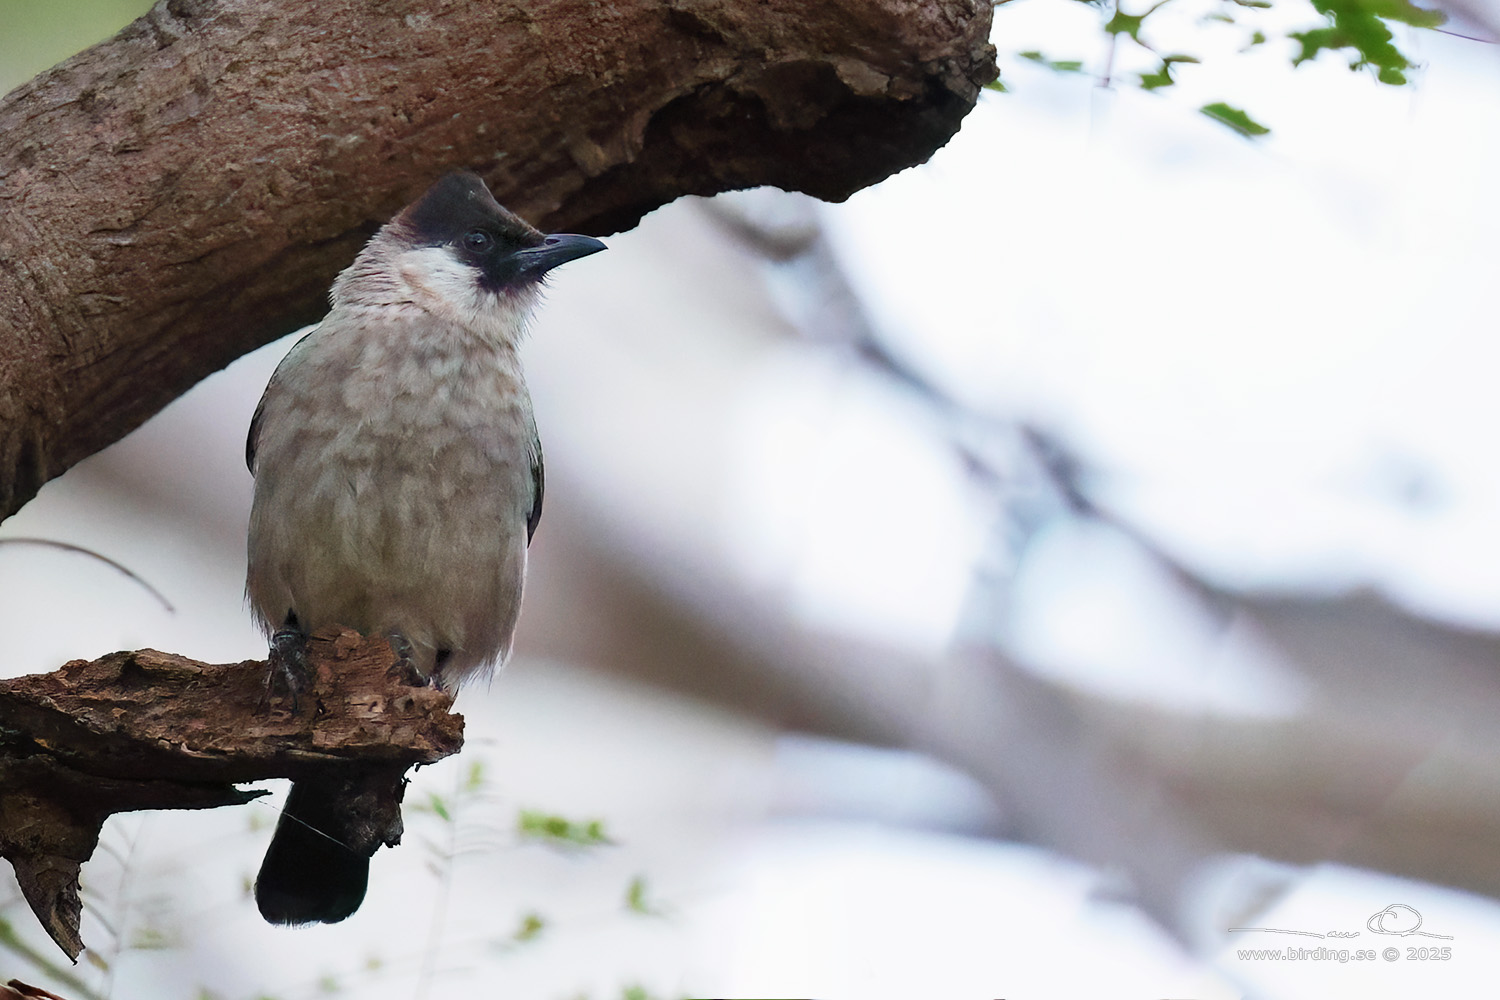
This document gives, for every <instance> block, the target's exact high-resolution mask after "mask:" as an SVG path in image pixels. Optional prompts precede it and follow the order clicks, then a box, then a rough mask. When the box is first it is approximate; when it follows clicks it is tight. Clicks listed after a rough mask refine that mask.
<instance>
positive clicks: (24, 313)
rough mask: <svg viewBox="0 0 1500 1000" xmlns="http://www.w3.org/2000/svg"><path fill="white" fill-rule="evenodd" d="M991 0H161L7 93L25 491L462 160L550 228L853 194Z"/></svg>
mask: <svg viewBox="0 0 1500 1000" xmlns="http://www.w3.org/2000/svg"><path fill="white" fill-rule="evenodd" d="M990 11H991V6H990V3H989V2H988V0H667V2H662V0H618V2H614V3H610V4H598V3H593V2H588V0H529V2H527V3H524V4H520V3H515V4H494V3H489V2H479V0H474V2H467V3H464V2H452V0H449V2H441V0H413V2H403V3H369V2H365V0H332V2H328V3H320V4H287V3H283V2H280V0H214V2H206V0H163V2H160V3H158V4H157V5H156V6H155V7H154V8H153V9H152V10H151V11H150V13H148V14H147V15H146V16H144V17H142V18H141V19H139V20H138V21H136V22H134V23H133V24H132V25H130V26H129V27H127V28H126V29H125V30H124V31H122V32H120V34H118V35H117V36H115V37H114V38H112V39H110V40H108V41H106V42H103V43H101V44H99V45H96V46H94V47H93V48H91V49H89V50H87V51H85V52H83V53H81V54H79V55H77V56H75V57H74V58H72V59H69V60H68V61H67V62H64V63H62V64H61V65H59V66H57V67H55V68H53V69H52V70H49V71H48V72H46V73H43V74H41V75H40V76H38V77H37V78H36V79H34V80H32V81H31V82H29V83H27V84H25V85H23V86H21V87H19V88H17V89H16V90H14V91H12V92H11V93H10V94H9V95H7V96H6V97H5V98H4V100H3V101H0V134H3V135H4V136H5V138H6V141H5V143H4V144H3V147H0V517H4V516H8V515H9V514H10V513H13V512H14V511H15V510H16V509H18V508H19V507H20V506H21V505H22V504H24V503H25V502H26V501H27V500H28V499H29V498H30V497H31V496H33V495H34V494H35V492H36V490H37V489H38V488H39V487H40V486H41V485H42V484H43V483H45V482H46V481H47V480H48V479H50V478H52V477H54V476H56V475H58V474H60V473H61V472H63V471H64V470H65V469H67V468H68V467H69V466H71V465H73V464H74V463H76V462H77V461H78V460H79V459H81V458H83V457H85V456H87V455H89V454H91V453H93V452H95V451H97V450H98V449H100V448H102V447H104V446H105V445H107V444H109V443H111V442H112V441H115V440H117V439H118V438H119V437H121V436H123V435H124V434H125V433H127V432H128V431H130V430H131V429H133V428H134V427H136V426H138V425H139V424H140V423H141V422H142V421H144V420H145V419H146V418H147V417H149V416H151V415H152V414H153V413H155V412H156V411H157V410H159V409H160V408H161V407H162V406H164V405H165V404H166V403H168V402H170V401H171V400H172V399H173V398H175V397H176V396H177V395H179V394H181V393H182V392H183V391H185V390H186V389H187V388H188V387H190V386H191V385H193V384H194V383H195V382H197V381H198V380H199V379H201V378H202V377H203V376H205V375H207V374H209V373H211V372H213V371H215V370H217V369H219V368H221V367H223V366H224V365H225V364H227V363H228V362H229V361H231V360H233V359H234V358H235V357H238V356H239V355H240V354H243V353H245V352H246V351H248V350H251V349H253V348H255V347H257V346H259V345H261V344H264V343H266V342H268V341H270V340H272V339H274V338H276V337H278V336H281V335H283V334H285V333H288V332H290V331H292V330H294V329H296V328H297V327H299V326H301V325H304V324H306V323H308V322H310V321H312V320H315V319H316V318H317V317H318V315H319V314H320V313H321V311H322V309H323V306H324V295H325V293H326V290H327V288H328V286H329V284H330V282H331V280H332V278H333V276H334V274H335V273H336V272H337V271H338V270H339V269H340V268H341V267H342V266H343V265H345V264H346V263H348V261H349V260H350V259H351V258H352V257H353V255H354V253H355V251H356V250H357V249H358V247H359V245H360V244H361V242H362V241H363V240H364V239H365V238H366V237H367V236H368V235H369V234H370V233H371V232H372V231H373V230H374V228H375V226H376V225H378V224H379V223H380V222H381V221H383V220H384V219H386V218H388V217H389V216H390V215H391V214H392V213H393V212H394V211H396V210H397V209H398V208H399V207H400V206H401V205H402V204H404V203H406V202H407V201H409V200H410V199H411V197H412V196H414V195H415V194H417V193H418V192H420V191H421V190H422V189H423V188H424V187H425V186H426V185H427V184H428V183H429V182H430V181H431V180H432V178H433V177H435V176H436V175H438V174H439V173H441V172H442V171H444V170H446V169H448V168H450V167H469V168H473V169H476V170H478V171H479V172H480V173H481V174H482V175H483V176H484V177H485V179H486V180H487V181H488V182H489V183H490V184H491V186H492V187H493V189H494V191H495V194H496V195H497V197H498V198H499V199H500V201H501V202H502V203H504V204H506V205H507V206H509V207H510V208H512V209H514V210H516V211H518V212H520V213H521V214H522V215H524V216H525V217H527V218H528V219H529V220H530V221H532V222H534V223H536V224H538V225H540V226H542V227H544V228H547V229H549V230H553V231H556V230H560V229H567V230H571V231H580V232H587V233H595V234H602V233H606V232H609V231H615V230H619V229H622V228H625V227H628V226H631V225H633V224H634V223H635V221H636V220H637V219H639V218H640V216H641V215H642V214H644V213H645V212H648V211H650V210H651V209H653V208H655V207H657V206H659V205H662V204H665V203H666V202H669V201H671V200H673V199H674V198H677V197H679V196H681V195H684V194H710V193H713V192H717V191H722V190H726V189H731V188H739V187H747V186H752V185H758V184H774V185H778V186H780V187H784V188H788V189H795V190H801V191H806V192H808V193H811V194H814V195H817V196H818V197H821V198H828V199H835V200H837V199H842V198H844V197H847V196H848V195H849V194H851V193H852V192H854V191H856V190H858V189H860V188H861V187H865V186H867V185H869V184H872V183H874V182H876V181H878V180H880V179H882V178H884V177H886V176H888V175H890V174H891V173H893V172H895V171H897V170H901V169H903V168H905V167H908V166H911V165H913V164H916V163H920V162H922V161H923V160H925V159H927V158H928V157H929V156H930V155H931V154H932V152H933V151H934V150H936V149H937V148H938V147H940V146H941V145H943V144H944V143H945V142H946V141H947V140H948V139H949V138H950V137H951V136H952V135H953V133H954V132H956V131H957V129H958V127H959V123H960V121H961V120H962V118H963V116H964V115H965V114H966V113H967V112H968V111H969V110H970V109H971V108H972V107H973V105H974V102H975V100H976V98H977V95H978V93H979V90H980V87H981V86H982V85H983V84H984V83H986V82H987V81H989V80H991V79H993V78H994V76H995V72H996V70H995V63H994V49H993V48H992V47H991V46H990V45H989V43H988V40H987V38H988V33H989V26H990Z"/></svg>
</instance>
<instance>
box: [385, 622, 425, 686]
mask: <svg viewBox="0 0 1500 1000" xmlns="http://www.w3.org/2000/svg"><path fill="white" fill-rule="evenodd" d="M385 639H386V641H387V642H389V643H390V644H391V652H393V653H395V654H396V666H395V670H396V671H397V672H398V673H399V674H400V675H401V676H402V677H404V678H405V679H406V683H407V684H408V685H410V686H411V687H425V686H426V685H427V684H428V683H430V681H429V680H428V678H427V677H426V676H425V675H424V674H423V673H422V671H421V670H420V669H419V668H418V667H417V658H416V648H415V647H414V646H412V644H411V640H410V639H408V638H407V637H406V636H404V635H402V634H401V633H400V632H392V633H390V634H389V635H387V636H386V637H385Z"/></svg>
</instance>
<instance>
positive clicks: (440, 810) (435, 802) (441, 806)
mask: <svg viewBox="0 0 1500 1000" xmlns="http://www.w3.org/2000/svg"><path fill="white" fill-rule="evenodd" d="M427 804H428V805H430V806H431V807H432V811H433V812H435V813H437V814H438V818H439V819H441V820H442V821H443V822H445V823H452V822H453V816H452V815H450V814H449V812H448V803H446V802H444V801H443V798H442V796H440V795H429V796H428V803H427Z"/></svg>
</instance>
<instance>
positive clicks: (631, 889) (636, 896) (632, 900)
mask: <svg viewBox="0 0 1500 1000" xmlns="http://www.w3.org/2000/svg"><path fill="white" fill-rule="evenodd" d="M625 908H626V909H627V910H630V911H631V912H632V913H639V914H641V915H642V916H646V917H659V916H661V915H662V914H661V910H660V909H658V908H657V907H656V906H653V905H652V904H651V902H650V901H649V900H648V899H646V879H645V877H644V876H642V875H637V876H636V877H635V878H633V879H631V880H630V885H629V886H628V887H627V888H626V889H625Z"/></svg>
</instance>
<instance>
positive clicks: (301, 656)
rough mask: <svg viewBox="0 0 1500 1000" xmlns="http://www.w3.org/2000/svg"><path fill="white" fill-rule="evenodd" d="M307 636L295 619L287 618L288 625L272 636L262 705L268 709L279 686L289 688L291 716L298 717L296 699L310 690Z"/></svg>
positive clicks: (293, 616) (290, 616) (293, 617)
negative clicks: (296, 715) (308, 688)
mask: <svg viewBox="0 0 1500 1000" xmlns="http://www.w3.org/2000/svg"><path fill="white" fill-rule="evenodd" d="M310 680H311V678H310V677H309V676H308V666H307V635H306V634H305V633H304V632H303V631H302V629H301V627H300V626H298V624H297V618H296V616H295V615H287V619H286V623H285V624H284V625H282V626H281V628H279V629H277V630H276V631H275V632H273V633H272V634H271V649H270V654H269V655H268V656H267V657H266V692H265V696H264V698H263V699H262V701H261V704H262V705H263V706H266V707H269V706H270V703H271V697H272V695H274V694H275V692H276V688H277V687H278V685H279V686H282V687H285V688H286V693H287V697H288V699H289V700H290V701H291V707H292V714H293V715H295V714H297V696H298V695H299V694H300V693H302V692H303V691H306V690H307V687H308V682H309V681H310Z"/></svg>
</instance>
